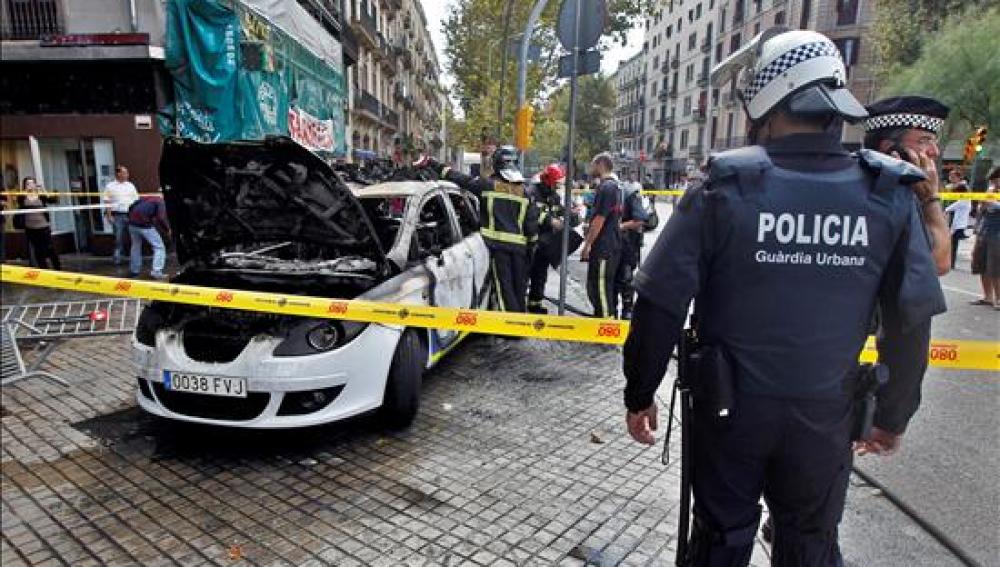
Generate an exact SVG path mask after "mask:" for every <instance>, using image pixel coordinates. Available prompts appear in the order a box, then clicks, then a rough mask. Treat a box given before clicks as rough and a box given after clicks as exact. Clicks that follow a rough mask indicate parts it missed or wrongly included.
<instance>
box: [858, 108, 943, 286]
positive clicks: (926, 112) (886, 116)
mask: <svg viewBox="0 0 1000 567" xmlns="http://www.w3.org/2000/svg"><path fill="white" fill-rule="evenodd" d="M949 110H950V109H949V108H948V107H947V106H945V105H944V104H942V103H940V102H938V101H937V100H934V99H933V98H929V97H924V96H897V97H891V98H885V99H882V100H880V101H878V102H875V103H873V104H872V105H870V106H869V107H868V118H867V119H866V120H865V121H864V123H863V125H864V128H865V140H864V144H865V147H866V148H870V149H872V150H875V151H876V152H881V153H883V154H887V155H891V156H893V157H897V158H899V159H902V160H905V161H908V162H910V163H912V164H914V165H916V166H917V167H919V168H920V169H922V170H923V171H924V174H925V175H926V176H927V180H926V181H922V182H919V183H914V184H913V185H912V187H913V190H914V192H915V193H916V195H917V200H918V201H919V202H920V214H921V216H922V217H923V219H924V226H925V227H927V232H928V233H929V234H930V236H931V250H932V252H933V253H934V262H935V263H936V264H937V268H938V274H940V275H944V274H946V273H948V271H949V270H950V269H951V262H952V258H951V249H950V248H949V247H948V244H949V242H950V241H951V231H950V229H949V226H948V219H947V217H945V214H944V209H942V208H941V198H940V197H939V196H938V192H939V191H940V179H939V176H938V171H937V165H936V164H935V160H937V159H938V158H939V157H941V149H940V148H939V147H938V136H939V135H940V133H941V127H942V126H944V121H945V120H947V119H948V112H949Z"/></svg>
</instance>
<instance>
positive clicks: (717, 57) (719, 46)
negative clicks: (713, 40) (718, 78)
mask: <svg viewBox="0 0 1000 567" xmlns="http://www.w3.org/2000/svg"><path fill="white" fill-rule="evenodd" d="M725 47H726V46H725V44H724V43H721V42H720V43H718V44H717V45H716V46H715V60H716V61H722V56H723V55H722V50H723V49H725Z"/></svg>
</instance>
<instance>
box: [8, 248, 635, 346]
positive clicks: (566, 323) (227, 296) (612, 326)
mask: <svg viewBox="0 0 1000 567" xmlns="http://www.w3.org/2000/svg"><path fill="white" fill-rule="evenodd" d="M0 276H2V279H3V281H4V283H17V284H25V285H32V286H39V287H48V288H56V289H68V290H75V291H82V292H87V293H100V294H105V295H113V296H119V297H132V298H137V299H146V300H152V301H169V302H174V303H185V304H189V305H203V306H207V307H220V308H225V309H242V310H246V311H259V312H263V313H277V314H281V315H298V316H304V317H317V318H325V319H346V320H350V321H359V322H363V323H383V324H387V325H402V326H407V327H422V328H426V329H446V330H454V331H459V332H468V331H472V332H476V333H485V334H494V335H507V336H512V337H526V338H532V339H549V340H560V341H577V342H587V343H600V344H611V345H617V344H621V343H623V342H624V341H625V337H626V336H627V335H628V322H626V321H616V320H614V319H592V318H586V317H567V316H556V315H546V316H539V315H531V314H527V313H505V312H501V311H483V310H474V309H455V308H447V307H427V306H424V305H400V304H394V303H378V302H373V301H363V300H356V299H354V300H344V299H330V298H322V297H308V296H301V295H286V294H280V293H264V292H257V291H240V290H231V289H221V288H210V287H201V286H192V285H181V284H171V283H163V282H150V281H141V280H129V279H120V278H112V277H107V276H92V275H89V274H79V273H73V272H59V271H53V270H40V269H35V268H25V267H23V266H12V265H8V264H3V265H0Z"/></svg>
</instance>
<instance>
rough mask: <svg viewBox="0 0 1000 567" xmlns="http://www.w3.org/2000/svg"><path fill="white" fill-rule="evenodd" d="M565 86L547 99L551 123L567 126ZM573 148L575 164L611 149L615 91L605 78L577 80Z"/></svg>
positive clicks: (567, 110) (566, 91) (567, 111)
mask: <svg viewBox="0 0 1000 567" xmlns="http://www.w3.org/2000/svg"><path fill="white" fill-rule="evenodd" d="M569 91H570V87H569V85H563V86H562V87H560V88H559V89H558V90H557V91H556V92H555V93H553V95H552V97H551V98H550V102H549V108H548V109H547V112H548V114H549V115H550V116H551V117H552V119H555V120H562V121H566V122H567V123H568V122H569V95H570V92H569ZM576 97H577V100H576V118H577V120H576V129H575V131H574V137H575V138H576V140H575V141H576V147H575V151H574V153H575V154H576V159H577V162H578V163H587V162H589V161H590V158H592V157H594V155H595V154H597V153H599V152H606V151H609V150H610V149H611V132H610V129H609V128H610V123H609V118H610V117H611V116H612V114H614V111H615V89H614V85H613V84H612V82H611V79H610V78H608V77H602V76H600V75H592V76H588V77H581V78H580V80H579V82H578V84H577V92H576Z"/></svg>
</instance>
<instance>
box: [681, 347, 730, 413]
mask: <svg viewBox="0 0 1000 567" xmlns="http://www.w3.org/2000/svg"><path fill="white" fill-rule="evenodd" d="M689 364H690V365H691V374H690V375H691V376H692V377H693V378H694V380H693V382H694V383H693V384H692V393H693V394H694V404H695V407H696V408H700V409H699V411H701V412H704V413H705V414H706V415H708V416H711V417H712V418H713V419H715V420H716V421H718V422H719V423H727V422H728V421H729V418H730V417H731V416H732V414H733V410H734V406H735V405H736V383H735V378H736V377H735V375H734V373H733V366H732V363H731V362H730V360H729V357H728V356H727V355H726V351H725V350H723V349H722V348H721V347H719V346H716V345H702V346H700V347H698V348H697V349H696V350H695V351H694V352H693V353H691V360H690V362H689Z"/></svg>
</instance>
